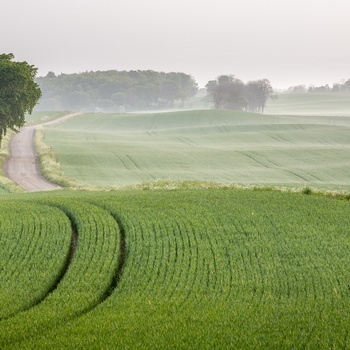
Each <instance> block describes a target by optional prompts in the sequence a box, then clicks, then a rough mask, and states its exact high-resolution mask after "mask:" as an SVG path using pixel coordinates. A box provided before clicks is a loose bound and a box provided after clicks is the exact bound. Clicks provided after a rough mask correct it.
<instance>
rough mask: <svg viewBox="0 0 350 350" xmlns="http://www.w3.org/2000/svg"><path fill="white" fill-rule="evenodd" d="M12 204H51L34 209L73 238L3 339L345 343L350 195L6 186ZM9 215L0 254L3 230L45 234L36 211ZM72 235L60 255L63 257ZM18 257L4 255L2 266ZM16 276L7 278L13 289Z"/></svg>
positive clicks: (35, 343)
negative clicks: (28, 216)
mask: <svg viewBox="0 0 350 350" xmlns="http://www.w3.org/2000/svg"><path fill="white" fill-rule="evenodd" d="M19 201H20V203H24V204H23V207H25V206H29V205H30V206H32V207H33V211H35V210H42V208H45V209H46V210H47V213H46V212H43V215H42V217H41V219H40V220H42V221H44V220H45V219H44V217H46V216H47V217H51V216H53V217H57V219H56V222H57V221H59V220H61V221H62V225H63V226H64V227H66V229H67V230H66V231H67V232H68V231H69V229H68V228H70V225H71V226H72V228H73V231H75V232H76V233H77V237H78V238H77V244H76V248H75V254H74V256H73V258H70V259H71V261H70V263H69V266H68V267H67V269H66V270H65V273H64V274H63V276H62V278H61V279H60V281H59V282H58V283H57V285H56V286H55V288H54V289H53V290H52V291H51V292H50V293H48V294H47V295H46V297H45V298H44V299H43V300H42V301H41V302H40V303H39V304H33V305H32V306H31V307H29V308H27V309H26V310H25V311H23V312H18V310H17V311H16V310H15V311H14V312H13V314H11V317H7V318H6V319H3V320H1V321H0V347H1V348H4V349H18V348H28V349H48V348H63V349H64V348H67V349H68V348H69V349H71V348H77V349H83V348H84V349H85V348H96V349H115V348H118V349H291V348H293V349H305V348H307V349H330V348H332V349H347V348H349V347H350V341H349V339H348V332H349V331H348V330H349V329H350V286H349V283H350V268H349V266H350V255H349V251H350V229H349V227H350V216H349V208H350V207H349V202H348V201H345V200H344V201H341V200H336V199H330V198H325V197H318V196H307V195H301V194H293V193H278V192H272V191H270V192H268V191H252V190H250V191H248V190H245V191H244V190H177V191H118V192H110V193H106V192H105V193H101V192H94V193H83V192H61V193H51V194H45V196H43V195H40V194H38V195H34V194H31V195H26V196H23V195H17V196H12V197H8V196H7V199H6V206H8V207H9V208H11V206H12V207H15V206H16V205H17V204H18V203H19ZM3 203H5V200H2V202H1V203H0V204H1V205H2V204H3ZM51 212H52V213H51ZM16 215H17V214H16V213H15V212H14V213H12V212H11V210H9V211H7V212H6V214H4V215H3V214H2V212H1V220H2V221H1V224H0V228H1V229H2V231H1V237H0V241H1V243H2V242H4V243H3V244H2V246H6V247H8V248H7V249H4V251H6V250H10V249H11V247H12V244H13V243H12V241H11V240H9V238H8V237H9V236H11V235H14V234H16V235H18V236H19V237H22V236H21V235H22V233H21V232H25V233H26V234H25V237H27V238H26V239H28V242H29V243H26V245H27V246H28V247H30V246H31V245H33V246H35V247H37V244H38V243H34V242H41V241H43V242H42V243H40V244H41V245H45V244H46V242H47V241H48V238H46V236H45V235H44V234H41V233H40V235H39V237H38V238H37V236H36V235H35V230H34V229H32V228H31V224H30V221H28V225H26V224H25V222H23V223H21V225H18V228H16V226H15V224H13V225H12V226H11V225H10V224H9V223H10V222H11V221H12V222H13V223H14V222H17V221H18V217H17V216H16ZM55 215H56V216H55ZM11 218H12V219H11ZM61 221H59V222H61ZM69 221H70V225H69V224H67V222H68V223H69ZM38 222H41V221H38ZM63 223H64V224H63ZM34 226H35V227H37V226H38V224H37V223H36V222H35V224H34ZM39 226H40V225H39ZM53 226H55V221H53ZM44 228H45V226H44V225H42V226H40V228H37V229H36V230H38V232H43V231H45V229H44ZM32 231H33V232H32ZM62 231H63V230H62ZM66 231H64V232H66ZM3 232H4V233H3ZM11 232H12V233H11ZM66 236H67V233H62V240H64V242H66V241H67V242H68V241H69V240H67V238H64V237H66ZM29 237H31V238H29ZM22 239H23V240H24V238H22ZM31 242H32V243H31ZM68 246H69V244H67V243H66V244H65V245H63V247H58V246H57V247H56V248H55V249H54V255H55V256H56V254H57V256H58V255H60V254H63V255H62V256H64V257H66V259H67V252H68V251H69V247H68ZM19 251H20V250H19ZM62 252H63V253H62ZM40 254H41V253H40V249H39V248H38V247H37V248H36V250H33V253H31V255H32V256H33V258H32V259H34V257H35V256H37V257H39V256H40ZM4 256H5V255H4ZM25 259H26V254H25V253H23V254H22V255H21V254H19V255H18V259H17V260H16V261H12V260H11V258H10V257H9V256H8V255H7V257H6V258H5V259H2V260H1V261H2V266H1V267H3V266H4V268H2V273H3V272H5V273H8V274H10V271H8V270H7V268H6V266H10V265H13V266H14V267H13V269H15V270H16V265H17V266H18V268H19V269H20V266H22V264H23V261H26V260H25ZM63 260H64V259H63ZM22 275H23V274H19V275H14V277H13V285H14V286H16V285H17V284H16V283H19V282H20V283H22V281H25V278H26V277H25V276H22ZM23 283H24V282H23ZM39 285H43V282H40V283H39ZM1 286H2V285H1ZM42 289H44V288H42ZM10 304H11V301H9V305H10ZM14 304H15V302H14Z"/></svg>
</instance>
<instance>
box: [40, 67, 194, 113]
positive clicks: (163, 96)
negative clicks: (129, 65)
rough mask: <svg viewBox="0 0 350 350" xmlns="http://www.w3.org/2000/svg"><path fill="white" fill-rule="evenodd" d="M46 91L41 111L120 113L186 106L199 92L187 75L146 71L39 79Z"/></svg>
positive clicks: (84, 74)
mask: <svg viewBox="0 0 350 350" xmlns="http://www.w3.org/2000/svg"><path fill="white" fill-rule="evenodd" d="M36 81H37V83H38V84H39V85H40V88H41V90H42V92H43V96H42V98H41V100H40V104H39V106H38V108H39V109H50V110H62V109H73V110H88V111H99V110H101V111H107V112H109V111H118V110H122V111H124V110H126V111H130V110H138V109H157V108H162V107H172V106H173V104H174V102H175V101H179V102H180V103H181V104H182V105H183V104H184V102H185V101H186V100H187V99H188V98H190V97H192V96H194V95H195V94H196V92H197V90H198V86H197V83H196V81H195V80H194V78H193V77H192V76H191V75H188V74H185V73H174V72H170V73H164V72H155V71H152V70H146V71H141V70H137V71H117V70H110V71H97V72H84V73H75V74H60V75H57V76H56V75H55V74H54V73H53V72H49V73H48V74H47V76H46V77H39V78H37V80H36Z"/></svg>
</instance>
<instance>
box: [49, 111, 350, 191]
mask: <svg viewBox="0 0 350 350" xmlns="http://www.w3.org/2000/svg"><path fill="white" fill-rule="evenodd" d="M349 128H350V119H349V118H347V117H325V116H318V117H314V116H308V117H306V116H280V115H278V116H272V115H260V114H249V113H242V112H233V111H213V110H203V111H183V112H173V113H158V114H124V115H123V114H86V115H82V116H79V117H77V118H75V119H73V120H70V121H67V122H65V123H64V124H61V125H59V126H55V127H46V128H45V143H47V144H48V146H50V147H52V149H53V150H54V152H55V154H56V156H57V159H58V161H59V162H60V164H61V168H62V171H63V172H64V174H65V176H66V177H68V178H70V179H72V180H75V181H76V182H78V183H79V184H81V185H85V186H89V185H90V186H107V187H108V186H123V185H134V184H138V183H142V182H150V181H154V180H191V181H209V182H218V183H223V184H230V183H235V184H243V185H247V184H260V185H267V186H272V185H275V186H288V187H304V186H312V187H315V188H326V189H345V190H346V189H349V187H350V186H349V185H350V184H349V177H350V138H349V137H348V135H349V130H350V129H349Z"/></svg>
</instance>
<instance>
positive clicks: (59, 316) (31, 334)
mask: <svg viewBox="0 0 350 350" xmlns="http://www.w3.org/2000/svg"><path fill="white" fill-rule="evenodd" d="M83 203H84V204H88V205H90V206H92V204H91V203H89V202H83ZM46 204H47V205H51V206H53V207H56V208H58V209H60V210H61V211H62V212H64V214H65V215H66V216H67V217H68V219H69V220H70V223H71V226H72V241H71V248H70V252H69V254H68V256H67V260H66V264H65V267H64V268H63V269H62V273H61V274H60V276H59V278H58V279H57V280H56V283H54V284H53V286H52V288H51V289H50V291H49V292H48V293H47V294H46V295H45V296H44V297H43V298H41V300H39V301H38V302H37V303H36V304H34V305H31V306H30V307H29V308H27V309H26V310H22V311H21V312H18V313H16V314H14V315H13V316H11V317H9V318H7V319H2V320H0V321H1V322H0V325H1V327H2V328H3V329H2V331H0V335H1V333H2V332H5V333H6V329H9V330H11V332H10V335H9V336H8V337H7V338H6V337H5V338H3V341H2V342H1V341H0V348H2V346H5V345H6V346H7V345H9V344H11V346H13V345H14V344H17V343H19V342H21V341H23V340H24V339H29V338H35V337H36V336H37V335H38V334H40V333H41V332H45V331H46V330H50V329H52V328H55V327H59V326H60V325H61V324H63V323H64V322H67V321H69V320H73V319H78V318H79V317H82V316H84V315H85V314H87V313H89V312H90V311H92V310H93V309H95V308H96V307H98V306H99V305H101V304H102V303H104V302H105V301H106V300H107V299H108V298H109V297H110V296H111V295H112V294H113V292H114V291H115V289H116V288H117V287H118V284H119V281H120V279H121V277H122V274H123V269H124V265H125V260H126V244H125V229H124V226H123V224H122V222H121V221H120V220H119V218H118V216H117V215H116V214H115V213H112V212H110V211H109V210H106V209H105V208H103V207H102V206H97V205H93V206H95V207H96V209H97V208H98V209H100V210H103V211H104V212H105V214H106V216H108V217H110V223H111V222H114V223H115V224H116V226H115V227H118V229H119V241H118V240H117V241H116V252H117V251H118V255H119V258H118V261H117V264H116V265H114V264H112V265H110V271H111V272H112V273H111V274H110V275H109V276H110V281H109V282H108V283H107V284H106V285H105V286H104V291H101V293H99V294H98V295H97V297H96V298H95V297H93V298H92V299H91V300H88V301H87V302H88V303H86V302H85V301H83V303H80V304H81V305H78V306H77V308H76V310H71V309H69V310H68V311H67V310H64V304H65V297H66V296H67V295H64V296H60V295H58V296H56V299H57V298H58V299H57V300H60V301H59V303H58V306H59V308H58V309H57V310H56V311H55V312H54V314H55V315H52V316H50V315H49V316H48V319H47V320H40V322H39V324H36V325H35V326H33V327H32V326H31V325H30V324H28V326H27V327H25V329H22V328H21V325H20V324H18V325H16V324H17V323H18V322H21V321H20V320H21V319H22V318H23V317H24V319H25V320H26V318H28V315H29V318H30V317H31V316H30V315H31V313H33V312H34V313H35V310H36V308H37V307H38V308H40V307H44V308H45V307H47V306H44V305H43V304H44V302H45V301H47V300H48V299H49V298H50V297H51V296H53V294H54V293H55V292H56V290H58V289H59V288H61V291H60V293H62V291H64V289H63V290H62V288H63V286H62V285H61V283H62V282H63V283H64V279H65V277H66V275H67V273H68V272H70V273H73V269H72V270H71V269H70V265H71V263H72V262H73V260H74V259H76V257H75V253H76V249H77V244H78V237H79V232H80V230H79V223H78V222H77V221H76V218H75V217H76V215H77V216H79V215H81V212H80V213H79V211H80V210H81V208H80V209H79V210H78V211H77V212H75V211H74V210H72V209H71V208H69V206H68V207H65V205H64V204H63V205H60V204H59V203H58V202H57V203H56V202H50V203H46ZM100 214H101V213H99V215H100ZM99 215H96V217H99ZM79 220H81V218H80V219H79ZM93 220H94V219H93ZM87 221H89V220H87ZM81 224H82V222H81V221H80V225H81ZM83 225H85V222H84V223H83ZM107 226H108V225H107ZM107 226H106V227H105V228H104V229H103V231H102V232H99V231H96V232H95V233H96V237H97V236H100V238H99V239H100V240H103V237H104V236H105V234H106V232H110V231H109V230H110V229H112V227H107ZM83 232H84V229H83V230H82V233H83ZM90 243H91V242H90ZM82 244H83V246H84V243H82ZM92 244H95V242H92ZM85 245H86V242H85ZM85 249H86V247H85ZM83 250H84V248H83ZM103 251H105V249H102V250H100V252H99V254H100V255H101V254H102V256H103V255H104V253H103ZM81 252H82V250H80V253H81ZM79 256H80V259H78V260H77V261H76V264H78V265H79V261H80V260H81V259H84V258H85V256H84V253H83V254H82V255H81V254H80V255H79ZM93 258H94V257H92V259H93ZM95 260H96V259H95ZM112 260H113V259H112ZM112 260H111V261H110V262H109V263H111V262H112ZM80 265H81V263H80ZM90 265H91V264H90ZM92 265H93V264H92ZM92 265H91V266H92ZM100 267H101V266H96V267H95V269H96V271H99V269H100ZM75 270H76V271H78V272H79V271H82V266H79V268H78V269H77V268H76V265H75ZM67 277H68V276H67ZM80 277H81V276H80ZM85 277H86V276H83V279H84V278H85ZM106 278H107V279H108V277H106ZM105 280H106V279H105ZM81 282H83V285H84V281H83V280H81V278H79V283H78V284H76V283H75V282H74V281H73V284H74V288H78V289H79V288H80V287H79V286H81ZM85 284H86V283H85ZM95 284H96V282H95ZM78 293H79V291H78ZM94 296H96V294H94ZM54 298H55V297H54ZM84 300H85V299H84ZM51 301H52V299H51ZM49 302H50V301H49ZM61 306H63V310H61ZM56 307H57V305H56ZM41 312H42V310H41V311H39V312H38V315H40V313H41ZM2 321H3V322H2ZM26 322H27V320H26ZM22 323H23V322H22ZM14 325H15V328H16V330H15V332H13V329H11V328H13V326H14ZM22 326H23V325H22ZM0 330H1V328H0ZM0 340H1V336H0Z"/></svg>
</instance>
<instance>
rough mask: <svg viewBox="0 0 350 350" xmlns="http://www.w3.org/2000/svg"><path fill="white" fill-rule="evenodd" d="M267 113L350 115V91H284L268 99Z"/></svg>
mask: <svg viewBox="0 0 350 350" xmlns="http://www.w3.org/2000/svg"><path fill="white" fill-rule="evenodd" d="M265 113H266V114H283V115H313V116H347V117H349V116H350V93H346V92H343V93H334V92H325V93H320V92H317V93H295V94H288V93H282V94H279V95H278V99H277V100H274V101H272V100H268V102H267V106H266V109H265Z"/></svg>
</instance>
